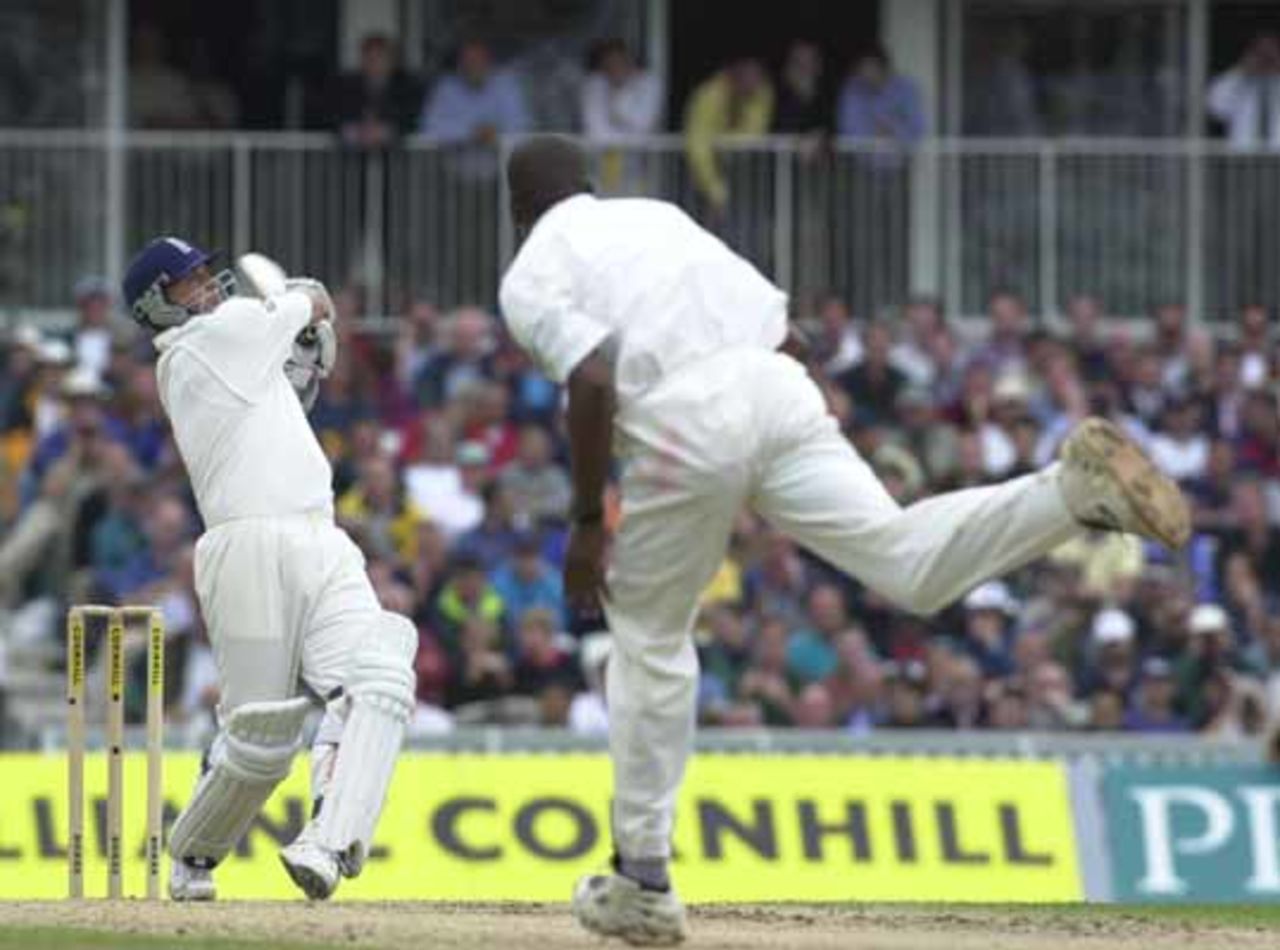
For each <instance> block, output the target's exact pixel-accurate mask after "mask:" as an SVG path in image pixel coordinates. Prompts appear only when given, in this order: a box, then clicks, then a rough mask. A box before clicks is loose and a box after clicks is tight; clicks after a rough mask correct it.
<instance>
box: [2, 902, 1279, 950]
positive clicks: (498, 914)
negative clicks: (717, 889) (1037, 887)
mask: <svg viewBox="0 0 1280 950" xmlns="http://www.w3.org/2000/svg"><path fill="white" fill-rule="evenodd" d="M6 926H8V927H18V926H24V927H54V928H77V929H88V930H100V931H110V932H113V933H118V934H157V935H165V936H170V937H174V938H176V939H174V941H173V945H174V946H178V947H180V946H182V943H183V940H184V939H189V938H195V937H226V938H235V939H239V940H247V941H248V940H252V941H262V945H263V946H264V947H267V946H278V945H280V944H281V943H288V944H290V945H318V946H324V945H343V946H348V947H385V948H392V950H424V948H426V947H432V948H446V950H454V948H456V950H463V948H466V950H490V948H493V950H498V948H502V950H507V948H512V947H540V948H544V950H550V948H559V947H566V948H573V947H581V948H595V950H599V948H600V946H601V944H600V941H599V940H598V939H597V938H594V937H592V936H590V935H588V934H585V933H583V932H582V931H580V930H579V929H578V927H577V925H576V924H574V922H573V921H572V919H570V917H569V915H568V912H567V911H566V909H565V908H564V907H562V906H548V905H537V904H509V905H504V904H480V905H475V904H468V905H458V904H425V903H346V904H325V905H308V904H302V903H266V902H262V903H256V902H255V903H233V902H225V903H220V904H209V905H193V904H188V905H178V904H171V903H160V904H148V903H144V902H141V901H122V902H107V901H84V902H79V903H67V902H49V903H27V902H14V903H3V902H0V928H4V927H6ZM690 931H691V934H690V937H691V945H692V946H693V947H695V948H707V950H712V948H716V950H729V948H769V950H777V948H788V950H790V948H794V950H836V948H840V950H848V948H854V950H990V948H996V950H1058V948H1064V947H1066V948H1072V947H1080V948H1102V947H1135V948H1136V947H1147V946H1150V945H1151V944H1152V943H1153V942H1154V941H1156V940H1172V941H1176V942H1177V944H1178V945H1179V946H1180V947H1196V948H1204V950H1240V948H1248V947H1264V946H1265V947H1275V946H1276V944H1277V936H1278V931H1277V930H1276V929H1273V928H1269V927H1262V926H1258V927H1252V926H1239V925H1229V926H1217V925H1213V924H1210V923H1204V922H1199V921H1187V920H1185V919H1179V918H1176V917H1171V918H1169V919H1152V918H1151V917H1150V916H1148V915H1146V914H1141V915H1140V914H1137V913H1134V914H1126V913H1124V912H1108V913H1091V912H1087V911H1084V912H1082V911H1079V910H1063V911H1057V910H1052V909H1028V910H1026V911H1021V910H999V911H992V910H984V909H982V908H972V909H968V908H961V909H946V910H940V909H936V908H935V909H929V910H926V909H920V910H917V909H913V908H883V907H857V906H849V907H843V906H841V907H788V906H769V907H761V906H756V905H742V906H728V905H726V906H715V907H699V908H694V909H693V910H692V912H691V917H690Z"/></svg>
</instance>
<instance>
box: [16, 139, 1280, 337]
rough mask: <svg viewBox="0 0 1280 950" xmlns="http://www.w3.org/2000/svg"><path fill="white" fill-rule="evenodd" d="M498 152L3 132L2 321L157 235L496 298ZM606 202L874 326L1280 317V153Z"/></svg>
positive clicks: (1035, 162) (612, 162)
mask: <svg viewBox="0 0 1280 950" xmlns="http://www.w3.org/2000/svg"><path fill="white" fill-rule="evenodd" d="M507 148H509V143H503V144H501V145H500V146H498V147H497V149H494V150H486V149H482V148H478V147H458V146H449V145H443V144H441V143H438V142H432V141H428V140H422V139H410V140H408V141H407V142H405V143H404V144H403V146H402V147H400V148H397V149H395V150H392V151H389V152H360V151H353V150H350V149H346V148H343V147H342V146H341V145H340V144H338V143H337V142H336V141H335V140H334V139H333V138H332V137H330V136H328V135H324V134H297V133H279V134H256V133H255V134H241V133H216V134H214V133H209V134H206V133H180V134H170V133H163V134H161V133H130V134H126V135H112V134H110V133H97V132H84V131H73V132H64V131H50V132H33V131H29V130H21V131H17V130H11V131H4V130H0V310H4V311H8V312H10V313H12V312H15V311H18V310H21V309H25V308H60V307H65V306H66V304H67V302H68V296H69V292H70V287H71V285H72V283H73V282H74V280H75V279H76V278H77V277H78V276H81V275H83V274H86V273H104V274H108V275H112V276H116V275H118V274H119V272H120V269H121V267H122V264H123V261H124V260H125V258H126V256H127V254H128V253H129V251H130V250H131V249H132V248H134V247H136V246H138V245H139V244H141V243H142V242H143V241H144V240H146V239H147V238H148V237H150V236H152V235H155V234H158V233H179V234H186V235H188V236H190V237H191V238H193V239H195V240H197V241H200V242H204V243H206V244H208V245H210V246H213V247H218V248H222V249H225V250H227V251H228V252H230V253H239V252H241V251H243V250H247V249H249V248H259V249H262V250H265V251H268V252H269V253H272V254H274V255H276V256H277V257H279V258H280V259H281V260H282V261H283V262H284V263H285V264H286V266H288V267H290V268H291V269H295V270H299V271H304V270H305V271H307V272H310V273H315V274H317V275H318V276H321V277H322V278H324V279H325V280H327V281H329V282H331V283H333V284H336V285H341V284H349V283H355V284H358V285H360V286H362V287H363V288H364V289H365V291H366V294H367V302H366V309H367V310H368V312H371V313H387V312H395V310H396V308H398V307H399V306H400V305H401V303H402V302H403V300H404V299H406V298H408V297H411V296H425V297H428V298H430V299H432V300H434V301H437V302H439V303H442V304H455V303H460V302H465V301H479V302H481V303H491V302H492V301H493V299H494V297H495V291H496V285H497V277H498V272H499V268H500V266H501V263H502V261H503V260H505V258H506V257H507V255H508V254H509V253H510V250H511V247H510V244H511V235H510V228H509V225H508V223H507V222H506V220H505V214H504V213H503V205H504V194H503V185H502V181H501V177H500V176H499V175H498V169H499V167H500V165H501V161H502V157H503V155H504V153H505V151H506V149H507ZM595 153H596V157H597V160H598V173H599V177H600V180H601V184H602V189H603V190H604V191H605V192H606V193H610V194H646V195H651V196H656V197H663V198H667V199H670V200H674V201H677V202H678V203H680V204H682V205H683V206H685V207H686V208H688V209H689V210H690V211H691V212H693V213H694V214H696V215H698V216H700V217H702V218H703V219H704V220H706V221H708V222H709V223H710V224H712V225H713V226H714V227H715V228H716V229H717V230H718V231H719V232H720V233H721V234H722V235H723V236H724V237H725V239H726V240H728V241H729V242H730V243H732V244H733V245H734V246H735V247H737V248H739V249H740V250H741V251H743V253H745V254H747V255H748V256H749V257H751V258H752V259H753V260H754V261H756V263H757V264H758V265H759V266H760V267H761V268H762V269H763V270H764V271H765V272H767V273H769V274H770V275H771V276H773V277H774V278H775V279H776V280H778V282H779V283H781V284H782V285H784V286H785V287H787V288H789V289H791V290H792V291H793V292H795V293H797V294H799V295H801V296H807V295H817V294H821V293H824V292H827V291H830V292H834V293H838V294H840V295H842V296H844V297H846V298H847V299H849V300H850V301H851V302H852V303H853V304H854V306H855V308H856V309H857V310H858V311H859V312H860V313H862V314H872V313H875V312H878V311H880V310H881V309H883V308H884V307H886V306H889V305H892V304H895V303H898V302H900V301H901V300H902V299H903V298H904V297H906V296H907V295H909V294H910V293H913V292H930V293H936V294H938V295H940V296H942V297H943V298H944V300H945V301H946V303H947V305H948V308H949V309H950V310H951V312H954V313H957V314H973V313H977V312H980V311H981V310H982V307H983V302H984V300H985V297H986V295H987V294H988V293H989V291H990V290H991V289H992V288H994V287H996V286H1008V287H1012V288H1014V289H1016V290H1019V291H1021V292H1022V293H1023V294H1025V295H1026V296H1027V298H1028V300H1029V301H1030V302H1031V304H1032V306H1033V308H1034V309H1036V310H1038V311H1039V312H1041V313H1052V312H1054V311H1056V310H1057V309H1058V307H1060V305H1061V304H1062V302H1063V301H1064V300H1065V299H1066V298H1067V297H1068V296H1069V295H1070V294H1072V293H1075V292H1082V291H1083V292H1089V293H1094V294H1096V295H1098V296H1099V297H1101V298H1102V299H1103V300H1104V302H1105V303H1106V304H1107V306H1108V307H1109V308H1110V309H1111V311H1112V312H1113V313H1116V314H1118V315H1135V314H1139V313H1143V312H1145V311H1146V310H1148V309H1149V308H1150V307H1151V306H1152V305H1153V304H1155V303H1158V302H1162V301H1167V300H1179V301H1184V302H1186V303H1187V304H1188V305H1189V306H1190V307H1191V309H1192V311H1193V313H1196V314H1201V315H1203V316H1205V317H1207V318H1211V319H1212V318H1216V317H1220V316H1225V315H1227V314H1229V313H1230V312H1231V311H1232V310H1233V309H1234V308H1236V307H1238V306H1239V305H1241V304H1242V303H1244V302H1247V301H1252V300H1259V301H1262V302H1264V303H1267V304H1270V305H1273V306H1275V305H1277V304H1280V268H1278V267H1276V266H1274V262H1275V261H1277V260H1280V156H1277V155H1273V154H1254V153H1242V152H1238V151H1230V150H1227V149H1226V148H1224V147H1222V146H1220V145H1218V144H1216V143H1206V142H1198V141H1168V140H1124V141H1101V140H1038V141H1003V140H985V139H984V140H947V139H942V140H933V141H930V142H927V143H925V144H923V145H922V146H920V147H919V148H916V149H913V150H912V151H910V152H901V151H897V150H894V149H890V148H883V147H875V146H868V145H858V144H854V143H844V142H841V143H837V144H836V145H834V146H833V147H830V148H815V147H814V146H813V145H812V144H811V143H809V142H807V141H805V140H798V139H791V138H769V139H758V140H744V141H735V142H726V143H725V145H724V147H723V148H722V149H721V150H720V154H719V157H718V161H719V163H720V167H721V170H722V172H723V174H724V176H725V179H726V181H727V183H728V185H729V190H730V196H731V197H730V201H729V204H728V207H727V208H726V209H724V211H723V212H722V213H719V214H714V213H712V212H711V211H710V210H709V209H708V208H707V207H706V205H705V203H704V202H703V201H702V200H701V198H700V195H699V192H698V189H697V187H696V186H695V183H694V178H693V175H692V174H691V172H690V169H689V165H688V162H687V160H686V156H685V154H684V145H683V142H682V140H681V139H680V138H679V137H676V136H660V137H654V138H649V139H643V140H626V141H621V142H616V143H610V144H608V145H601V146H597V147H596V149H595Z"/></svg>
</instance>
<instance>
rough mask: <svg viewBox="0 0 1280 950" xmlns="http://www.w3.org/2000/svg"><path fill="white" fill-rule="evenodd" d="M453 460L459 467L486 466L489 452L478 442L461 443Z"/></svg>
mask: <svg viewBox="0 0 1280 950" xmlns="http://www.w3.org/2000/svg"><path fill="white" fill-rule="evenodd" d="M454 459H455V460H456V461H457V463H458V464H459V465H488V464H489V450H488V449H487V448H485V447H484V444H483V443H480V442H463V443H462V444H461V445H459V446H458V450H457V452H456V454H455V455H454Z"/></svg>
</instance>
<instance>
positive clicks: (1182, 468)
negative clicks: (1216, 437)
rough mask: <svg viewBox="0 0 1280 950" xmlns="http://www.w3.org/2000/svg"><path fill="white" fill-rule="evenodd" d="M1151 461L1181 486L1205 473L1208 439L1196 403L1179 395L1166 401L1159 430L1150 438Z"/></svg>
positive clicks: (1207, 463) (1198, 406) (1207, 460)
mask: <svg viewBox="0 0 1280 950" xmlns="http://www.w3.org/2000/svg"><path fill="white" fill-rule="evenodd" d="M1151 460H1152V461H1153V462H1155V463H1156V465H1158V466H1159V467H1160V469H1161V470H1162V471H1163V472H1164V473H1165V474H1166V475H1168V476H1169V477H1170V478H1173V479H1176V480H1177V481H1178V482H1179V483H1181V484H1183V485H1184V486H1185V485H1187V484H1188V483H1191V482H1195V481H1198V480H1200V479H1201V478H1202V477H1203V476H1204V473H1205V470H1206V468H1207V467H1208V465H1209V439H1208V437H1207V436H1206V435H1205V434H1204V428H1203V425H1202V417H1201V412H1200V404H1199V403H1198V402H1196V401H1195V400H1193V399H1189V398H1186V397H1181V398H1177V399H1170V400H1169V401H1168V402H1167V403H1166V405H1165V408H1164V415H1163V417H1162V419H1161V425H1160V431H1159V432H1157V433H1156V434H1155V435H1154V436H1152V438H1151Z"/></svg>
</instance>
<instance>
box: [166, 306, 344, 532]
mask: <svg viewBox="0 0 1280 950" xmlns="http://www.w3.org/2000/svg"><path fill="white" fill-rule="evenodd" d="M310 320H311V298H309V297H308V296H307V295H306V294H304V293H301V292H300V291H290V292H288V293H284V294H280V295H279V296H276V297H272V298H271V299H270V300H267V301H265V302H264V301H261V300H255V299H253V298H249V297H232V298H231V299H230V300H227V301H226V302H224V303H223V304H221V305H220V306H219V307H218V308H217V309H216V310H214V311H213V312H212V313H207V314H203V315H201V316H198V317H193V318H192V319H191V320H189V321H187V322H186V323H184V324H183V325H182V326H179V327H174V328H173V329H171V330H166V331H165V332H163V333H161V334H160V335H159V336H157V337H156V339H155V344H156V349H158V350H159V351H160V361H159V363H158V364H157V369H156V378H157V380H158V381H159V384H160V401H161V402H162V403H163V404H164V409H165V413H166V414H167V415H168V416H169V421H170V423H171V424H172V426H173V434H174V438H175V439H176V440H177V443H178V451H179V453H181V455H182V461H183V462H184V463H185V464H186V467H187V474H188V475H189V476H190V478H191V486H192V488H193V489H194V490H195V495H196V503H197V504H198V505H199V507H200V514H201V516H202V517H203V518H204V521H205V525H206V526H207V527H210V528H212V527H213V526H214V525H217V524H221V523H222V522H225V521H229V520H232V519H235V518H249V517H263V516H271V515H288V514H300V513H303V512H309V511H316V510H332V508H333V489H332V482H333V477H332V472H331V471H330V468H329V460H328V459H327V458H325V455H324V452H323V451H322V450H321V448H320V443H319V442H318V441H317V440H316V436H315V433H314V432H313V431H312V430H311V425H310V423H308V422H307V416H306V413H305V412H303V409H302V404H301V403H300V402H299V401H298V397H297V395H296V394H295V393H294V391H293V387H292V386H290V385H289V381H288V380H287V379H286V378H285V375H284V369H283V367H284V361H285V359H286V358H287V357H288V356H289V352H290V350H291V349H292V347H293V340H294V337H296V336H297V335H298V333H299V331H301V330H302V328H303V327H305V326H306V325H307V323H308V322H309V321H310Z"/></svg>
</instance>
